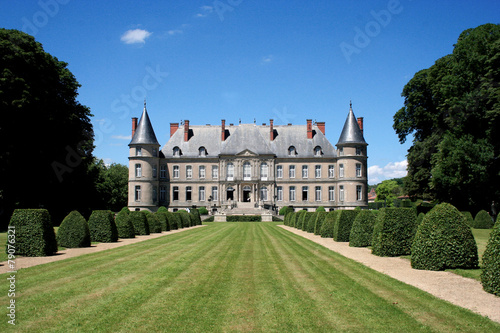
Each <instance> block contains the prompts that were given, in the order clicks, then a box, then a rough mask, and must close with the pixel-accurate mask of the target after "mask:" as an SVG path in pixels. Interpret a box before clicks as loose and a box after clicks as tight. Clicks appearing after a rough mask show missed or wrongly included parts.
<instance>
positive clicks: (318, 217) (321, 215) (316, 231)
mask: <svg viewBox="0 0 500 333" xmlns="http://www.w3.org/2000/svg"><path fill="white" fill-rule="evenodd" d="M327 214H328V213H327V212H318V215H316V220H315V221H314V231H313V232H314V234H315V235H319V232H320V230H321V225H322V224H323V221H324V220H325V217H326V215H327Z"/></svg>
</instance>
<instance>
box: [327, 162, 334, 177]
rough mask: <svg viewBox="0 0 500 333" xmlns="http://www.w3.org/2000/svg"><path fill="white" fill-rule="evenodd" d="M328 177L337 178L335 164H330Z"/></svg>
mask: <svg viewBox="0 0 500 333" xmlns="http://www.w3.org/2000/svg"><path fill="white" fill-rule="evenodd" d="M328 178H335V165H329V166H328Z"/></svg>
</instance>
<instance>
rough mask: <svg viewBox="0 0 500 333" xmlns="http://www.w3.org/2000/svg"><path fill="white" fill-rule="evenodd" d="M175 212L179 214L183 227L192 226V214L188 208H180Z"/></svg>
mask: <svg viewBox="0 0 500 333" xmlns="http://www.w3.org/2000/svg"><path fill="white" fill-rule="evenodd" d="M175 214H177V215H178V216H179V218H180V220H181V224H182V227H183V228H189V227H190V226H191V224H192V222H191V215H189V213H188V212H187V211H186V210H184V209H181V210H178V211H177V212H175V213H174V215H175Z"/></svg>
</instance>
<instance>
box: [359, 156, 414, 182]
mask: <svg viewBox="0 0 500 333" xmlns="http://www.w3.org/2000/svg"><path fill="white" fill-rule="evenodd" d="M407 166H408V162H407V161H406V160H403V161H401V162H390V163H388V164H387V165H386V166H384V167H380V166H378V165H372V166H371V167H369V168H368V183H369V184H370V185H374V184H378V183H380V182H382V181H383V180H386V179H392V178H401V177H404V176H406V174H407V171H406V168H407Z"/></svg>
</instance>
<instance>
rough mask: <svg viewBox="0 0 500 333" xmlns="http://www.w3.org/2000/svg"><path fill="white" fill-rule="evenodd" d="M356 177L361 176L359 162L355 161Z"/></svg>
mask: <svg viewBox="0 0 500 333" xmlns="http://www.w3.org/2000/svg"><path fill="white" fill-rule="evenodd" d="M356 177H361V163H356Z"/></svg>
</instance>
